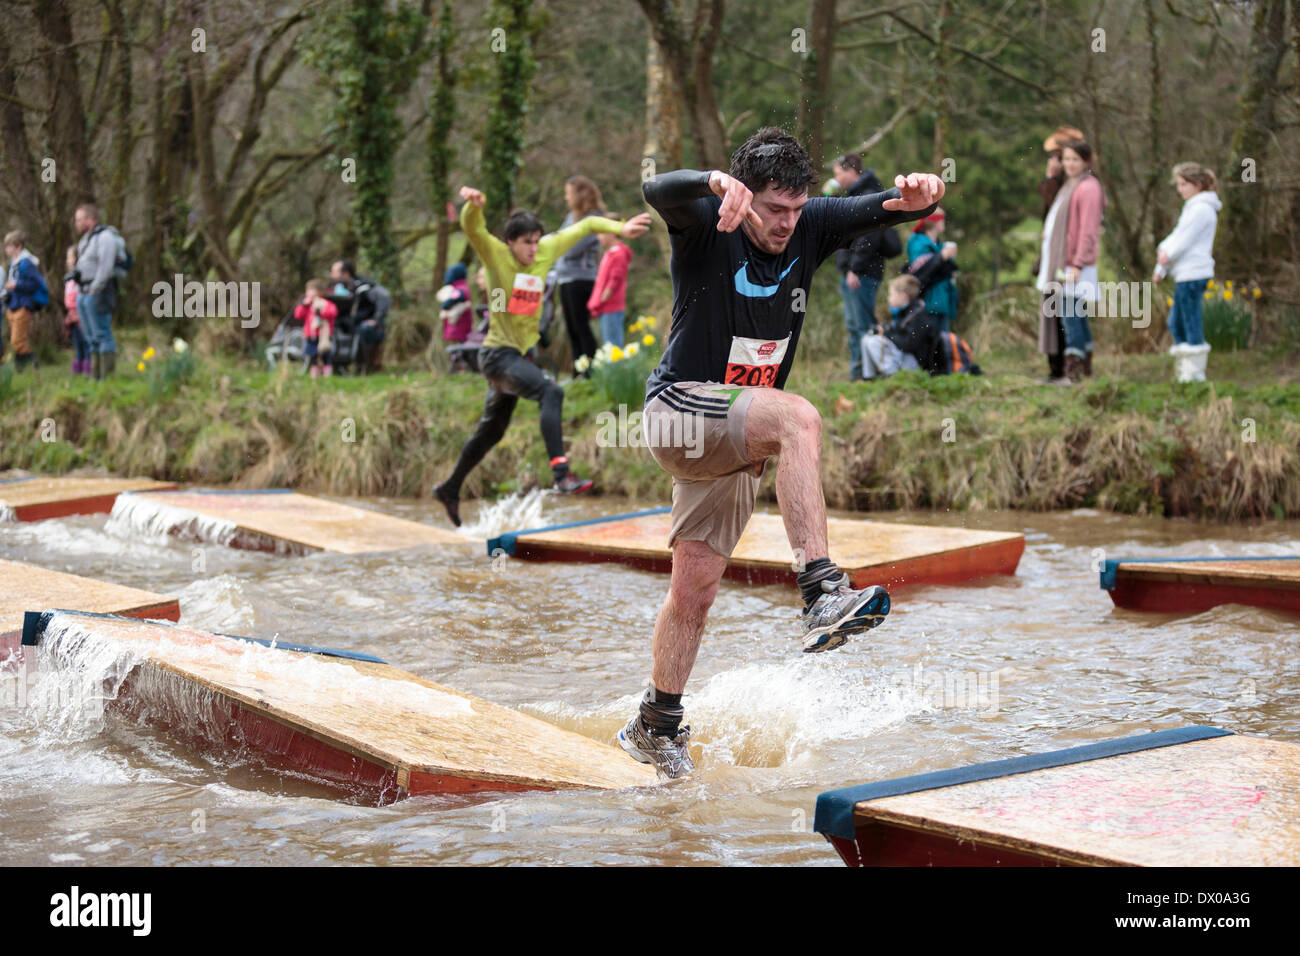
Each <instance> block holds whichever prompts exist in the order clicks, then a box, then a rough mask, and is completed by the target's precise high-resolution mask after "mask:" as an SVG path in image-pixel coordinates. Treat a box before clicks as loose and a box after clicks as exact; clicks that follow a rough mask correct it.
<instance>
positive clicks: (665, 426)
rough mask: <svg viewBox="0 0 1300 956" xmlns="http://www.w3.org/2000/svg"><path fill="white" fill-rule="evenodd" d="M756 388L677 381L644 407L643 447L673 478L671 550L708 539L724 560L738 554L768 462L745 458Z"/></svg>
mask: <svg viewBox="0 0 1300 956" xmlns="http://www.w3.org/2000/svg"><path fill="white" fill-rule="evenodd" d="M755 391H757V389H754V388H740V387H737V386H734V385H719V384H717V383H714V382H675V383H674V384H672V385H670V386H668V387H667V388H665V389H664V390H663V391H662V392H660V393H659V394H658V395H656V396H655V397H654V398H653V399H652V400H651V401H650V403H649V404H647V405H646V407H645V415H644V417H643V418H642V428H643V430H644V434H645V440H646V444H647V445H649V447H650V454H652V455H654V459H655V461H657V462H658V463H659V466H660V467H661V468H663V469H664V471H666V472H668V473H669V474H670V475H672V476H673V522H672V530H671V531H670V532H669V534H668V546H669V547H670V548H671V547H673V546H674V545H675V544H676V543H677V541H678V540H684V541H703V542H705V543H706V544H707V545H708V546H709V547H710V548H712V549H713V550H714V551H716V552H717V553H718V554H720V555H722V556H723V557H731V552H732V551H734V550H735V548H736V542H737V541H739V540H740V536H741V535H742V534H743V533H744V531H745V525H747V524H748V523H749V516H750V515H751V514H753V512H754V497H755V495H756V493H757V491H758V480H759V478H760V477H761V476H762V474H763V466H764V464H766V462H759V463H758V464H754V463H752V462H751V461H750V460H749V458H748V456H747V455H746V454H745V416H746V415H747V414H748V413H749V403H750V401H751V400H752V399H753V397H754V392H755Z"/></svg>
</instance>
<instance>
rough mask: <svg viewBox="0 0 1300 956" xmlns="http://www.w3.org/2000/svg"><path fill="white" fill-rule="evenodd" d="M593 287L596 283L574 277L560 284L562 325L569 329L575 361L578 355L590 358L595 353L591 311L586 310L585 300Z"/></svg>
mask: <svg viewBox="0 0 1300 956" xmlns="http://www.w3.org/2000/svg"><path fill="white" fill-rule="evenodd" d="M595 287H596V283H594V282H588V281H587V280H585V279H574V280H573V281H572V282H566V283H564V284H563V285H562V286H560V307H561V308H563V309H564V327H565V328H566V329H568V330H569V343H570V344H571V345H572V346H573V358H574V360H575V361H577V358H578V356H579V355H585V356H587V358H591V357H592V356H593V355H595V354H596V336H595V333H593V332H592V331H591V313H590V312H588V311H587V300H588V299H590V298H591V290H592V289H594V288H595Z"/></svg>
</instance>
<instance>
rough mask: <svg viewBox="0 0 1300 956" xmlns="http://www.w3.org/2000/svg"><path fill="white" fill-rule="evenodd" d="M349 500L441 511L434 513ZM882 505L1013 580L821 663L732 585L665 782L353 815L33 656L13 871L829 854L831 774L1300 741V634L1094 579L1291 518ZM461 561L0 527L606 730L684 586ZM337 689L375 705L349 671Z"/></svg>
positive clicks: (577, 507) (4, 735) (106, 667)
mask: <svg viewBox="0 0 1300 956" xmlns="http://www.w3.org/2000/svg"><path fill="white" fill-rule="evenodd" d="M350 503H354V504H358V505H362V506H370V507H373V508H377V509H380V510H383V511H387V512H389V513H391V514H395V515H398V516H400V517H405V518H410V519H413V520H417V521H426V522H430V523H434V524H440V523H441V517H440V514H439V512H438V511H437V510H436V505H430V504H428V503H424V502H410V501H387V500H378V501H351V502H350ZM640 507H645V505H644V504H640V505H637V504H630V503H627V502H623V501H620V500H618V499H595V500H588V501H575V500H567V499H557V498H555V497H552V496H549V495H541V494H536V493H535V494H533V495H531V496H529V497H525V498H510V499H506V500H504V501H502V502H499V503H497V504H496V505H494V506H492V507H490V508H484V509H480V510H478V511H474V510H473V508H472V506H471V507H469V508H467V511H468V512H469V515H468V517H469V521H468V522H467V527H466V528H465V529H464V530H465V531H467V532H470V533H472V534H473V535H475V536H480V537H482V536H486V535H488V534H491V533H497V532H499V531H503V530H513V529H518V528H522V527H533V526H537V525H539V524H551V523H558V522H562V521H572V520H579V519H581V518H587V517H594V516H596V515H601V514H611V513H616V512H620V511H630V510H635V509H637V508H640ZM847 517H864V516H863V515H848V516H847ZM866 517H872V518H875V519H879V520H897V521H909V522H914V523H919V524H944V525H960V524H965V525H967V526H968V527H979V528H991V529H997V530H1010V531H1023V532H1025V534H1026V536H1027V539H1028V547H1027V549H1026V552H1025V556H1024V558H1023V559H1022V561H1021V564H1020V569H1019V572H1018V573H1017V574H1016V575H1015V576H1014V577H1004V578H990V579H985V580H982V581H979V582H976V583H974V584H971V585H966V586H945V587H938V586H934V587H917V588H909V589H905V590H902V591H900V592H898V593H897V594H896V596H895V601H894V611H893V613H891V615H890V617H889V620H888V621H887V622H886V623H885V625H884V626H882V627H881V628H880V629H878V630H876V631H873V632H871V633H869V634H867V635H862V636H860V637H858V638H855V639H854V640H852V641H850V642H849V643H848V644H847V645H845V646H844V647H843V648H841V649H839V650H836V651H834V652H831V653H827V654H822V655H815V656H806V655H802V654H800V653H799V652H798V648H799V644H798V641H797V639H796V637H795V627H796V620H795V618H796V603H797V600H796V594H795V591H794V589H793V587H783V586H761V587H758V586H751V585H745V584H741V583H738V582H731V581H726V582H723V584H722V588H721V591H720V593H719V597H718V601H717V603H716V605H715V607H714V611H713V615H712V617H711V619H710V622H709V627H708V630H707V631H706V634H705V638H704V645H703V648H702V650H701V653H700V658H699V662H698V664H697V666H696V670H695V674H694V676H693V678H692V681H691V684H690V686H689V687H688V695H687V698H686V701H685V703H686V705H687V719H688V721H689V722H690V723H691V724H692V726H693V728H694V731H695V740H696V741H697V742H698V743H699V744H700V745H701V746H700V748H699V749H698V751H697V762H698V764H699V771H698V773H697V774H696V775H695V776H694V777H693V778H691V779H689V780H686V781H681V782H678V783H675V784H673V785H671V786H668V787H661V788H658V789H654V790H645V791H635V792H623V793H618V792H608V793H596V792H575V791H567V792H561V793H530V794H509V795H501V796H497V795H487V796H483V795H479V796H475V797H432V798H431V797H422V798H416V799H411V800H407V801H404V802H402V803H398V804H395V805H393V806H389V807H384V808H381V809H376V808H374V807H368V806H354V805H350V804H348V803H347V802H345V801H342V800H340V799H339V798H338V795H337V793H336V792H335V791H332V790H329V789H326V788H325V787H322V786H319V785H317V784H314V783H312V782H310V781H304V780H299V779H295V778H292V777H289V776H286V775H283V774H278V773H274V772H272V771H269V770H265V769H263V768H260V767H258V766H257V765H255V764H249V763H247V762H243V761H238V760H235V761H232V760H231V759H230V758H228V757H222V756H220V755H213V754H204V753H200V752H197V751H194V750H192V749H189V748H187V747H185V746H183V745H182V744H180V743H178V742H175V741H173V740H171V739H169V738H168V736H167V735H166V734H165V733H163V732H160V731H156V730H154V729H152V728H150V727H148V726H144V725H137V724H135V723H132V722H131V721H129V720H128V719H126V718H124V717H121V716H116V715H114V714H113V713H112V712H109V713H108V714H107V715H105V714H104V712H103V708H102V706H96V705H98V704H102V697H103V696H104V695H107V696H111V695H112V693H113V688H114V687H115V686H116V683H117V682H120V680H121V679H122V678H123V677H124V676H125V674H124V673H123V670H124V669H129V667H130V664H131V662H130V661H129V660H124V659H122V657H121V655H117V656H114V654H113V653H112V652H111V651H110V650H108V649H105V648H102V647H98V646H90V645H88V646H87V647H86V648H83V650H89V651H93V652H94V654H93V655H91V657H92V658H93V659H79V662H78V664H77V666H75V667H74V666H71V665H70V664H69V663H66V662H65V663H64V664H63V665H62V667H61V668H59V669H57V670H56V667H55V665H56V664H57V661H55V660H53V658H54V657H55V656H56V655H55V654H54V652H53V651H50V652H49V653H46V652H43V653H42V661H43V667H44V669H43V671H42V674H41V676H40V677H39V678H38V679H37V680H36V682H35V683H34V684H32V685H31V687H30V688H28V687H27V686H26V685H24V687H23V689H22V691H21V693H19V692H18V691H17V689H16V687H17V683H16V678H13V679H6V680H5V681H0V834H3V837H4V840H3V850H0V863H4V864H49V863H82V862H84V863H103V864H109V863H112V864H133V863H140V864H173V863H198V864H213V863H241V864H258V863H261V864H285V865H300V864H308V863H341V862H347V863H377V864H389V863H418V864H427V863H439V862H446V863H495V864H502V863H575V864H589V863H645V862H648V863H673V864H683V863H799V864H818V865H839V863H838V860H837V858H836V857H835V855H834V854H833V853H832V852H831V850H830V848H829V847H828V846H827V844H826V843H825V841H824V840H823V839H822V838H821V837H820V836H818V835H816V834H814V833H812V832H811V822H812V809H813V805H814V803H815V800H816V797H817V794H818V793H820V792H822V791H823V790H827V789H831V788H834V787H841V786H846V785H850V784H855V783H862V782H866V781H870V780H878V779H883V778H887V777H896V776H902V775H906V774H913V773H921V772H924V771H929V770H937V769H943V768H947V767H953V766H959V765H964V764H968V763H974V762H977V761H983V760H994V759H999V758H1003V757H1011V756H1017V755H1020V754H1026V753H1034V752H1039V751H1043V750H1051V749H1057V748H1061V747H1068V746H1073V745H1075V744H1081V743H1087V742H1090V741H1094V740H1100V739H1105V738H1110V737H1118V736H1123V735H1126V734H1132V733H1138V732H1142V731H1148V730H1160V729H1165V728H1170V727H1178V726H1182V725H1185V724H1215V725H1218V726H1220V727H1224V728H1227V729H1229V730H1234V731H1238V732H1243V733H1255V734H1264V735H1267V736H1271V737H1277V738H1280V739H1284V740H1300V714H1297V712H1296V708H1295V707H1294V706H1293V703H1294V701H1295V700H1296V699H1297V695H1300V654H1297V645H1298V644H1300V621H1297V620H1296V619H1295V618H1289V617H1287V616H1285V615H1282V614H1277V613H1273V612H1270V611H1264V610H1257V609H1253V608H1243V607H1224V608H1219V609H1217V610H1214V611H1210V612H1207V613H1204V614H1196V615H1183V616H1179V615H1170V614H1141V613H1134V612H1128V611H1118V610H1115V609H1114V608H1113V607H1112V605H1111V602H1110V599H1109V598H1108V597H1107V596H1106V594H1105V592H1103V591H1101V590H1100V589H1099V588H1098V587H1097V573H1096V570H1095V567H1094V566H1095V564H1096V563H1097V562H1098V561H1099V560H1100V559H1101V558H1102V557H1107V556H1108V557H1122V556H1170V557H1173V556H1194V555H1195V556H1202V555H1239V554H1247V553H1251V554H1287V553H1292V554H1294V553H1300V522H1270V523H1264V524H1257V525H1248V526H1243V525H1234V526H1222V525H1215V524H1208V523H1193V522H1186V521H1165V520H1159V519H1139V518H1128V517H1120V516H1115V515H1110V514H1099V513H1097V512H1094V511H1075V512H1070V513H1058V514H1048V515H1042V514H1028V513H1003V514H979V515H961V514H915V513H913V514H894V513H891V514H873V515H870V516H866ZM156 530H157V529H153V531H156ZM1098 549H1101V550H1100V551H1099V550H1098ZM452 550H455V549H451V550H437V549H431V548H430V549H417V550H411V551H405V552H399V553H390V554H379V555H336V554H322V553H318V554H310V555H307V556H303V557H292V556H284V555H276V554H271V553H265V552H245V551H235V550H231V549H228V548H224V547H221V546H219V545H216V544H207V545H205V544H198V543H195V542H193V541H186V540H180V539H177V538H173V537H167V536H159V535H157V534H155V533H152V532H151V531H150V530H149V529H148V528H147V527H144V526H141V525H140V524H138V523H131V522H128V521H122V520H117V521H110V520H109V519H108V518H107V517H106V516H103V515H99V516H87V517H75V518H67V519H60V520H53V521H45V522H39V523H34V524H15V523H6V524H4V525H2V526H0V557H3V558H9V559H13V560H20V561H27V562H29V563H34V564H39V565H42V566H44V567H49V568H53V569H56V570H61V571H69V572H72V573H76V574H81V575H85V576H87V577H93V578H99V579H103V580H106V581H112V582H114V583H118V584H124V585H129V586H133V587H138V588H145V589H148V590H152V591H157V592H160V593H164V594H173V595H177V596H179V598H180V601H181V612H182V614H181V623H182V624H186V625H191V626H194V627H198V628H203V629H207V630H212V631H221V632H225V633H233V634H248V635H250V636H254V637H259V638H267V639H270V638H277V639H279V640H282V641H285V642H291V643H299V644H314V645H321V646H326V647H336V648H343V649H348V650H353V651H362V652H367V653H371V654H375V655H377V656H379V657H382V658H383V659H385V660H387V661H388V662H389V663H392V664H394V665H396V666H398V667H401V668H404V669H406V670H410V671H413V672H415V673H416V674H419V675H421V676H423V677H426V678H429V679H430V680H433V681H436V682H438V683H440V684H444V685H447V686H450V687H453V688H455V689H457V690H460V691H464V692H466V693H470V694H474V695H477V696H479V697H483V698H486V699H487V700H490V701H493V702H496V703H499V704H505V705H508V706H512V707H516V708H518V709H520V710H523V711H525V712H527V713H530V714H533V715H535V716H538V717H542V718H544V719H547V720H551V721H553V722H555V723H558V724H561V725H563V726H565V727H569V728H571V729H574V730H577V731H578V732H580V733H583V734H587V735H588V736H591V737H595V738H599V739H604V740H608V739H610V738H611V737H612V736H613V734H614V733H615V732H616V731H617V730H618V728H619V727H620V726H621V725H622V723H623V722H624V721H625V720H626V719H627V717H628V716H629V715H630V714H631V712H632V710H633V708H634V707H635V703H636V700H637V699H638V697H639V694H640V691H641V688H642V687H643V686H644V681H645V679H646V677H647V675H648V673H649V667H650V634H651V628H652V626H653V623H654V618H655V614H656V612H657V610H658V606H659V602H660V600H661V599H662V596H663V592H664V589H665V587H666V584H667V578H666V576H663V575H659V574H652V573H649V572H642V571H635V570H631V569H629V568H624V567H620V566H618V565H615V564H542V563H534V562H523V561H514V560H510V559H504V558H497V559H495V560H493V559H490V558H489V557H488V556H487V555H486V553H484V552H481V551H480V552H476V556H475V557H473V558H472V559H467V558H466V554H465V552H460V553H452ZM1102 551H1104V554H1103V553H1102ZM83 657H86V655H83ZM298 669H299V670H301V671H303V675H304V676H303V679H310V674H308V673H307V672H308V671H309V670H311V665H310V664H306V665H305V666H300V667H299V668H298ZM323 692H328V693H331V694H349V693H355V694H358V695H360V696H362V697H364V696H365V695H366V694H372V693H376V692H379V691H377V690H376V688H375V687H373V686H371V685H370V684H367V683H366V681H365V680H362V679H360V678H358V680H357V682H356V684H355V686H351V685H348V686H339V685H338V684H337V682H336V683H332V684H329V686H327V687H323Z"/></svg>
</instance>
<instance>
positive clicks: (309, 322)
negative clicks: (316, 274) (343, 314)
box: [293, 279, 339, 378]
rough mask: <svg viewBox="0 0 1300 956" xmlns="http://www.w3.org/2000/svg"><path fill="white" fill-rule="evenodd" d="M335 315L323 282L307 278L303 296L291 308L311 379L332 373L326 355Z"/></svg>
mask: <svg viewBox="0 0 1300 956" xmlns="http://www.w3.org/2000/svg"><path fill="white" fill-rule="evenodd" d="M338 315H339V310H338V307H337V306H335V305H334V303H333V302H331V301H330V300H329V299H327V298H325V283H323V282H321V281H320V280H318V279H309V280H308V281H307V292H306V295H304V296H303V299H302V301H301V302H299V303H298V305H297V307H296V308H294V310H293V317H294V318H295V319H298V320H299V321H301V322H302V335H303V339H304V341H305V343H306V347H305V348H304V349H303V353H304V354H305V355H306V356H307V364H308V367H309V368H310V369H311V377H312V378H316V377H317V376H320V375H333V374H334V366H333V365H332V364H331V362H330V358H331V347H332V340H333V338H334V320H335V319H337V318H338Z"/></svg>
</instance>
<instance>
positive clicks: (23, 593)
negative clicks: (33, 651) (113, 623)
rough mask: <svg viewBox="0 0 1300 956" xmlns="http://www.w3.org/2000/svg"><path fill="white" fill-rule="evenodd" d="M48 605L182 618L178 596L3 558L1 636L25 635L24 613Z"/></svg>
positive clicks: (0, 575) (0, 607) (1, 560)
mask: <svg viewBox="0 0 1300 956" xmlns="http://www.w3.org/2000/svg"><path fill="white" fill-rule="evenodd" d="M47 607H64V608H72V609H74V610H78V611H92V612H95V613H102V614H122V615H125V616H127V617H151V618H152V617H156V618H162V619H164V620H168V621H175V620H177V619H179V618H180V605H179V604H178V603H177V602H176V599H175V598H169V597H164V596H163V595H161V594H154V593H152V592H150V591H141V590H138V589H136V588H128V587H123V586H122V585H120V584H109V583H108V582H107V581H96V580H94V579H93V578H83V577H80V576H78V575H75V574H65V573H63V572H61V571H50V570H48V569H46V568H38V567H36V566H35V565H31V564H22V563H20V562H18V561H5V560H3V559H0V637H14V636H17V635H20V634H22V630H23V612H24V611H30V610H33V609H38V608H47Z"/></svg>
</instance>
